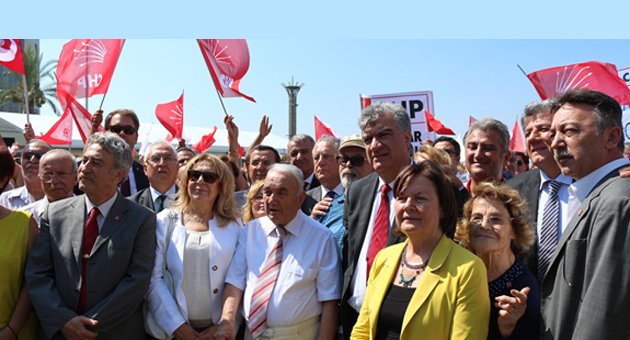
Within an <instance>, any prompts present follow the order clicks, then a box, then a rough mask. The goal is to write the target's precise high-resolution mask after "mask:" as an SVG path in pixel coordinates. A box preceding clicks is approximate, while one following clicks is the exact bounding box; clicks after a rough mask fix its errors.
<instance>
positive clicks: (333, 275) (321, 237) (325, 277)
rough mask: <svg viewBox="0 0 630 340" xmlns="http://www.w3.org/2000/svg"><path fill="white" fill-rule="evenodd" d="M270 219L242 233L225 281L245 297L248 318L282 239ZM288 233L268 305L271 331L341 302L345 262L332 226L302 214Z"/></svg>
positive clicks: (265, 218) (254, 224)
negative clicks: (263, 272)
mask: <svg viewBox="0 0 630 340" xmlns="http://www.w3.org/2000/svg"><path fill="white" fill-rule="evenodd" d="M275 228H276V226H275V225H274V224H273V222H271V220H269V218H268V217H261V218H259V219H256V220H253V221H251V222H249V223H248V224H247V225H246V226H245V227H244V228H243V229H242V230H241V233H240V235H239V240H238V246H237V247H236V253H235V254H234V257H233V258H232V262H231V263H230V269H229V270H228V274H227V278H226V279H225V282H226V283H229V284H231V285H233V286H235V287H237V288H238V289H240V290H242V291H243V292H244V293H243V316H244V317H245V319H246V320H247V319H248V317H249V312H250V307H251V301H252V294H253V292H254V287H256V282H257V280H258V275H259V274H260V269H261V267H262V266H263V264H264V262H265V259H266V258H267V255H268V254H269V252H270V251H271V250H272V247H273V246H274V245H275V243H276V240H277V234H276V232H275ZM285 229H286V230H287V235H286V236H285V238H284V241H283V252H282V265H281V266H280V272H279V273H278V278H277V280H276V283H275V287H274V289H273V292H272V294H271V298H270V300H269V305H268V307H267V325H268V326H269V327H287V326H291V325H295V324H297V323H300V322H303V321H306V320H308V319H310V318H312V317H315V316H318V315H320V314H321V313H322V304H321V303H322V302H324V301H330V300H338V299H340V298H341V264H340V260H339V255H338V254H337V245H336V244H335V239H334V237H333V235H332V233H331V232H330V230H328V228H326V227H324V226H323V225H321V224H320V223H319V222H317V221H315V220H313V219H311V218H309V217H308V216H306V215H304V213H302V211H298V212H297V215H296V216H295V218H294V219H293V220H292V221H291V222H289V223H288V224H287V225H286V226H285Z"/></svg>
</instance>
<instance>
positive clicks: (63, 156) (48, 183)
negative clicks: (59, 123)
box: [39, 149, 77, 202]
mask: <svg viewBox="0 0 630 340" xmlns="http://www.w3.org/2000/svg"><path fill="white" fill-rule="evenodd" d="M39 178H40V179H41V183H42V189H43V190H44V193H45V194H46V197H47V198H48V201H49V202H54V201H58V200H60V199H64V198H67V197H70V196H72V190H73V188H74V185H75V184H76V182H77V163H76V161H75V159H74V156H73V155H72V153H70V152H69V151H67V150H61V149H54V150H50V151H48V152H47V153H45V154H44V155H43V156H42V158H41V159H40V160H39Z"/></svg>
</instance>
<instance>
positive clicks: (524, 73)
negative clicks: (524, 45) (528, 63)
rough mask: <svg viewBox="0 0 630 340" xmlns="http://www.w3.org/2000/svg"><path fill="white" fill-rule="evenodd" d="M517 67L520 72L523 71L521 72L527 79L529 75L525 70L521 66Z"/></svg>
mask: <svg viewBox="0 0 630 340" xmlns="http://www.w3.org/2000/svg"><path fill="white" fill-rule="evenodd" d="M516 66H517V67H518V69H519V70H521V72H523V75H525V78H527V73H526V72H525V70H523V68H522V67H521V65H519V64H516Z"/></svg>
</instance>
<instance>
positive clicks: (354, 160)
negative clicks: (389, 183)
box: [339, 155, 365, 166]
mask: <svg viewBox="0 0 630 340" xmlns="http://www.w3.org/2000/svg"><path fill="white" fill-rule="evenodd" d="M348 162H350V164H352V166H363V163H365V158H363V156H361V155H356V156H352V157H348V156H341V158H339V164H341V165H345V164H346V163H348Z"/></svg>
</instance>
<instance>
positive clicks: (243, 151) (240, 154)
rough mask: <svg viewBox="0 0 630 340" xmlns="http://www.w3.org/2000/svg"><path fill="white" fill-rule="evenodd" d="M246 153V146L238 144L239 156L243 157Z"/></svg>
mask: <svg viewBox="0 0 630 340" xmlns="http://www.w3.org/2000/svg"><path fill="white" fill-rule="evenodd" d="M244 154H245V148H244V147H242V146H241V145H240V144H239V145H238V157H239V158H240V157H243V155H244Z"/></svg>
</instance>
